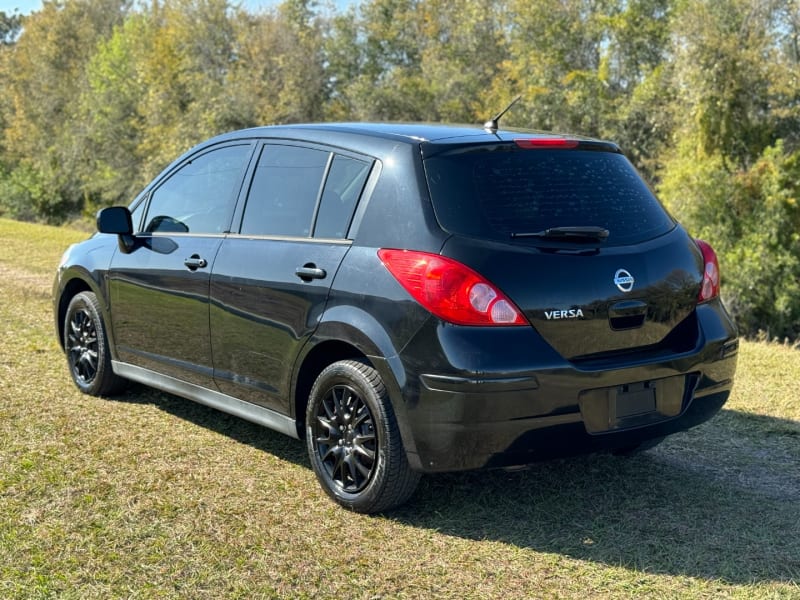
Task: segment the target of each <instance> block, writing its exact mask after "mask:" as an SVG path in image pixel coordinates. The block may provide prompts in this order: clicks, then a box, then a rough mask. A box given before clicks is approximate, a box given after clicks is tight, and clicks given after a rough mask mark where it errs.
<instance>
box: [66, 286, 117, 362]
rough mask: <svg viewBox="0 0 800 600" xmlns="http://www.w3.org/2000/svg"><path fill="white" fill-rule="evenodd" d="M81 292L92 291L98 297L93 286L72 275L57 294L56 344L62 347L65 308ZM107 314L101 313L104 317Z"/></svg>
mask: <svg viewBox="0 0 800 600" xmlns="http://www.w3.org/2000/svg"><path fill="white" fill-rule="evenodd" d="M81 292H93V293H94V294H95V295H97V296H98V297H100V295H99V294H98V290H97V289H95V286H93V285H90V284H89V282H88V281H86V280H85V279H83V278H82V277H78V276H75V277H72V278H70V279H69V280H67V281H66V283H64V284H63V287H62V289H61V293H60V294H59V296H58V300H57V305H56V332H57V333H58V344H59V345H60V346H61V349H62V350H63V349H64V319H65V318H66V316H67V308H68V307H69V303H70V302H71V301H72V299H73V298H74V297H75V296H77V295H78V294H80V293H81ZM106 316H107V315H103V317H104V318H105V317H106Z"/></svg>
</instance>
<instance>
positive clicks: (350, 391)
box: [306, 360, 420, 513]
mask: <svg viewBox="0 0 800 600" xmlns="http://www.w3.org/2000/svg"><path fill="white" fill-rule="evenodd" d="M306 445H307V447H308V456H309V458H310V459H311V466H312V467H313V469H314V473H315V474H316V476H317V479H318V480H319V482H320V484H321V485H322V488H323V489H324V490H325V492H326V493H327V494H328V495H329V496H330V497H331V498H332V499H333V500H334V501H335V502H337V503H338V504H340V505H341V506H343V507H345V508H347V509H349V510H352V511H355V512H359V513H377V512H382V511H385V510H388V509H390V508H393V507H396V506H399V505H400V504H402V503H403V502H405V501H406V500H408V499H409V498H410V497H411V495H412V494H413V493H414V490H415V489H416V487H417V483H418V482H419V478H420V474H419V473H417V472H415V471H412V470H411V468H410V467H409V464H408V460H407V459H406V453H405V450H404V449H403V442H402V440H401V439H400V432H399V430H398V427H397V421H396V419H395V416H394V411H393V410H392V406H391V403H390V401H389V396H388V394H387V393H386V388H385V387H384V385H383V381H382V380H381V377H380V375H379V374H378V372H377V371H376V370H375V369H373V368H372V367H371V366H369V365H367V364H364V363H362V362H359V361H354V360H345V361H340V362H336V363H333V364H332V365H330V366H328V367H327V368H326V369H325V370H324V371H322V373H320V375H319V377H317V380H316V381H315V382H314V386H313V387H312V389H311V395H310V397H309V401H308V407H307V409H306Z"/></svg>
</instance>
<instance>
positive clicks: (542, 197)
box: [425, 145, 674, 245]
mask: <svg viewBox="0 0 800 600" xmlns="http://www.w3.org/2000/svg"><path fill="white" fill-rule="evenodd" d="M425 170H426V174H427V178H428V186H429V188H430V192H431V198H432V200H433V206H434V210H435V211H436V216H437V218H438V219H439V223H440V224H441V226H442V227H443V228H444V229H446V230H447V231H449V232H451V233H458V234H462V235H469V236H477V237H483V238H489V239H497V240H509V239H510V238H511V236H512V234H525V233H534V232H539V231H544V230H546V229H549V228H553V227H585V226H595V227H602V228H605V229H607V230H608V231H609V235H608V239H607V240H606V242H605V244H604V245H620V244H632V243H636V242H640V241H644V240H647V239H652V238H654V237H656V236H659V235H662V234H664V233H666V232H668V231H669V230H670V229H672V227H673V226H674V222H673V221H672V219H671V218H670V216H669V215H668V214H667V213H666V211H665V210H664V209H663V208H662V206H661V204H659V202H658V200H656V198H655V197H654V196H653V194H652V192H651V191H650V189H649V188H648V187H647V185H645V183H644V182H643V181H642V179H641V177H639V174H638V173H637V172H636V170H635V169H634V167H633V166H632V165H631V164H630V163H629V162H628V160H627V159H626V158H625V157H624V156H623V155H622V154H616V153H613V152H606V151H599V150H580V149H577V150H563V149H559V150H549V149H535V150H523V149H518V148H517V147H516V146H512V145H503V146H491V147H483V148H474V147H473V148H471V149H459V150H453V151H449V152H446V153H444V154H439V155H436V156H433V157H430V158H428V159H427V160H426V161H425ZM523 239H525V238H523Z"/></svg>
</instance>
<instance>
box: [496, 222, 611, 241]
mask: <svg viewBox="0 0 800 600" xmlns="http://www.w3.org/2000/svg"><path fill="white" fill-rule="evenodd" d="M511 237H512V238H541V239H548V240H561V239H564V238H573V239H575V238H577V239H585V240H597V241H600V242H604V241H605V240H606V238H607V237H608V229H606V228H604V227H595V226H593V225H589V226H579V227H550V228H548V229H544V230H542V231H531V232H523V233H512V234H511Z"/></svg>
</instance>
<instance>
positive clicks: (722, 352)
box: [391, 303, 738, 472]
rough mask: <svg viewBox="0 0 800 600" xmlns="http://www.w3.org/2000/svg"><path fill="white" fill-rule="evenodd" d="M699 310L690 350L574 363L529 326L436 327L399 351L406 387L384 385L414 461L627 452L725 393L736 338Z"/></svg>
mask: <svg viewBox="0 0 800 600" xmlns="http://www.w3.org/2000/svg"><path fill="white" fill-rule="evenodd" d="M697 318H698V336H697V337H698V339H697V341H696V344H695V347H694V348H693V349H692V350H691V351H687V352H682V353H677V354H668V353H664V352H657V353H651V354H648V353H647V352H643V353H641V354H636V355H627V356H626V357H625V358H624V359H618V360H616V362H615V361H614V360H612V359H608V360H604V361H602V362H596V363H592V364H581V365H575V364H572V363H570V362H568V361H565V360H564V359H563V358H561V357H560V356H559V355H558V354H557V353H556V352H555V351H553V349H552V348H551V347H550V346H549V345H547V344H546V343H545V342H544V341H543V340H542V339H541V338H540V337H539V336H538V334H536V332H535V331H534V330H532V329H530V328H503V329H492V328H466V327H454V326H450V325H443V324H441V323H439V324H435V323H432V324H431V327H430V329H428V328H423V330H422V331H421V332H420V333H419V334H418V336H416V338H415V339H414V340H413V341H412V343H411V344H409V346H408V347H407V348H406V349H405V351H404V352H403V353H401V356H400V359H401V361H402V363H403V367H404V373H403V375H404V381H405V385H404V386H402V387H400V386H396V387H395V386H391V387H393V388H395V390H396V392H397V393H399V394H400V396H401V398H396V397H393V401H394V405H395V411H396V412H397V413H398V421H399V423H400V427H401V432H402V434H403V441H404V444H405V447H406V451H407V453H408V457H409V461H410V463H411V465H412V467H413V468H415V469H417V470H420V471H425V472H440V471H459V470H467V469H477V468H482V467H501V466H513V465H523V464H528V463H531V462H535V461H538V460H544V459H549V458H554V457H559V456H569V455H575V454H582V453H587V452H598V451H606V450H614V449H622V448H625V447H630V446H634V445H636V444H639V443H641V442H643V441H646V440H649V439H653V438H657V437H662V436H665V435H669V434H671V433H675V432H678V431H683V430H686V429H688V428H690V427H694V426H695V425H698V424H700V423H702V422H704V421H706V420H708V419H710V418H711V417H712V416H713V415H715V414H716V413H717V412H718V411H719V410H720V408H721V407H722V406H723V404H724V403H725V402H726V401H727V399H728V396H729V394H730V390H731V387H732V385H733V376H734V373H735V370H736V358H737V357H736V351H737V348H738V341H737V334H736V329H735V327H734V325H733V324H732V322H731V321H730V318H729V317H728V315H727V313H726V312H725V311H724V309H723V308H722V306H721V304H716V305H715V304H714V303H709V304H708V305H702V306H700V307H698V310H697ZM412 356H413V357H415V358H416V359H415V361H414V362H411V361H410V360H408V359H406V358H404V357H412ZM421 356H424V357H425V359H426V360H424V361H420V360H419V357H421ZM630 384H634V385H630ZM623 386H624V387H623ZM398 400H399V402H398Z"/></svg>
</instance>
